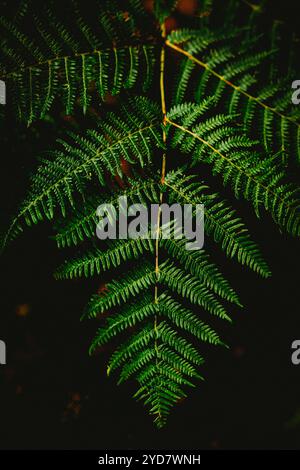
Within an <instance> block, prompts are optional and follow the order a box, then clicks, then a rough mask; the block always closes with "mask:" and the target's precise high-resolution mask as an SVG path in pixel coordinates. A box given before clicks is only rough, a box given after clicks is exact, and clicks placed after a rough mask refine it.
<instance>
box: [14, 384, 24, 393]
mask: <svg viewBox="0 0 300 470" xmlns="http://www.w3.org/2000/svg"><path fill="white" fill-rule="evenodd" d="M22 393H23V387H22V385H17V387H16V395H22Z"/></svg>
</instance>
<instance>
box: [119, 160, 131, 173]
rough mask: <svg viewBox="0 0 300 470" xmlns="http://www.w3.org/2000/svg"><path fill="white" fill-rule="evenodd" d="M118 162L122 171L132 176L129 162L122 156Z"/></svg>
mask: <svg viewBox="0 0 300 470" xmlns="http://www.w3.org/2000/svg"><path fill="white" fill-rule="evenodd" d="M120 163H121V169H122V173H123V174H124V175H126V176H129V177H131V176H132V173H131V164H130V163H129V162H128V161H127V160H125V158H123V157H122V158H121V160H120Z"/></svg>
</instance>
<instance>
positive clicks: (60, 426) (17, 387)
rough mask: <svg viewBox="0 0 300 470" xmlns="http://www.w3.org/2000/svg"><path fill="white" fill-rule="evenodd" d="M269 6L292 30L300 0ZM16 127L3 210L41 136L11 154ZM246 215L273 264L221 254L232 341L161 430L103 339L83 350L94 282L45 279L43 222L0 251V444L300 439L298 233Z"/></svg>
mask: <svg viewBox="0 0 300 470" xmlns="http://www.w3.org/2000/svg"><path fill="white" fill-rule="evenodd" d="M220 1H221V0H220ZM6 3H7V2H6ZM0 4H1V3H0ZM2 4H5V2H2ZM268 11H269V15H270V17H274V18H278V19H283V20H286V21H287V23H288V24H290V25H291V27H293V28H294V29H296V30H297V31H298V32H299V25H300V6H299V1H291V0H290V1H288V0H285V2H284V4H282V3H281V2H278V4H277V2H273V1H272V2H269V5H268ZM299 52H300V51H299ZM299 78H300V77H295V79H299ZM14 132H15V130H14V129H13V128H12V129H10V130H9V132H8V134H7V144H6V146H5V145H4V147H3V148H2V150H1V154H2V159H1V173H2V174H3V183H2V187H1V202H2V204H1V207H3V208H4V209H2V210H3V211H4V213H5V212H11V210H12V208H13V207H15V206H16V204H17V202H18V201H19V199H20V196H21V195H22V193H23V191H24V188H25V187H26V184H25V181H26V180H27V175H28V172H27V167H28V165H29V166H30V164H31V163H30V162H31V161H32V155H31V154H32V152H31V151H30V149H31V148H32V147H34V148H35V149H36V148H38V146H39V145H40V144H39V143H37V142H36V136H35V134H34V132H28V134H26V136H27V137H26V138H25V139H23V141H21V143H19V144H16V145H17V147H16V148H14V151H13V152H12V154H11V153H10V152H9V151H8V150H9V149H10V146H12V147H13V146H14V145H15V143H14V142H15V134H14ZM45 140H46V138H45V139H44V141H43V145H44V144H45ZM16 155H17V159H16V158H15V156H16ZM244 208H246V205H241V209H242V210H244ZM245 213H246V214H248V212H247V211H245ZM246 222H247V224H248V225H249V227H250V228H251V232H252V234H254V238H255V240H256V241H257V242H258V244H259V245H260V247H261V250H262V252H263V254H264V256H265V258H266V260H267V261H268V262H269V265H270V266H271V269H272V272H273V276H272V278H270V279H268V280H267V281H264V280H262V279H260V278H259V277H257V276H256V275H254V274H253V273H251V272H250V271H249V270H246V269H243V268H242V267H241V266H238V265H237V264H236V263H234V262H232V263H229V262H228V261H225V258H221V255H220V261H221V263H222V262H223V264H224V269H223V271H224V273H225V274H226V275H227V277H228V278H229V279H230V281H231V283H232V285H233V287H235V288H236V290H237V291H238V292H239V294H240V298H241V300H242V303H243V304H244V305H245V306H246V307H245V308H244V309H243V310H238V309H234V310H233V311H232V316H233V319H234V323H233V325H229V326H228V325H223V324H221V325H220V326H219V329H220V328H221V333H222V335H223V337H224V338H225V340H226V342H227V343H229V344H230V346H231V349H230V350H228V351H226V350H219V349H216V350H215V349H213V348H212V349H211V350H209V355H208V356H207V357H206V358H207V362H206V364H205V366H204V368H203V371H202V372H203V375H204V376H205V378H206V380H205V382H203V383H200V384H199V386H198V387H197V388H196V389H195V390H192V391H189V397H188V399H187V400H185V401H184V402H183V403H182V405H179V406H178V407H177V408H176V409H175V410H174V412H173V413H172V414H171V416H170V419H169V421H168V424H167V426H166V427H165V428H164V429H162V430H160V431H157V430H156V429H155V427H154V426H153V424H152V421H151V418H149V416H147V413H146V411H145V410H143V407H142V405H141V404H140V403H136V402H135V401H134V400H133V399H132V398H131V395H132V394H133V393H134V390H135V387H134V384H131V385H130V384H129V385H123V386H121V387H117V386H116V384H115V380H114V377H112V378H109V379H108V378H107V377H106V374H105V361H104V359H105V357H106V351H104V353H103V356H104V357H102V354H101V353H100V354H98V355H97V356H94V357H92V358H91V357H89V356H88V354H87V350H88V346H89V343H90V340H91V338H92V337H93V335H94V333H95V327H96V325H95V323H93V322H80V321H79V318H80V315H81V313H82V309H83V307H84V305H85V302H86V300H87V298H88V296H89V295H90V293H91V292H92V291H93V287H94V285H91V284H89V283H84V282H81V281H80V282H65V283H64V282H57V281H54V280H53V277H52V272H53V270H54V268H55V267H56V266H57V264H59V261H60V259H61V254H60V253H59V254H58V252H57V249H56V247H55V244H54V242H53V241H51V240H49V238H48V234H49V228H48V227H47V226H43V225H42V226H40V227H37V228H35V229H34V230H31V231H30V230H29V231H28V232H26V233H25V234H24V235H23V236H22V237H20V238H19V240H18V241H16V242H15V243H14V244H13V245H12V246H11V247H10V248H9V249H8V251H7V252H6V253H5V254H4V255H3V256H2V258H1V268H2V269H1V274H2V278H1V297H0V339H2V340H5V342H6V344H7V365H6V366H0V448H2V449H20V448H21V449H41V448H47V449H48V448H49V449H57V448H59V449H61V448H62V449H89V448H98V449H115V448H123V449H124V448H128V449H141V448H145V449H146V448H147V449H150V448H153V449H156V448H157V449H163V448H167V449H180V448H187V449H203V448H208V449H214V448H216V449H218V448H221V449H228V448H231V449H240V448H244V449H248V448H250V449H254V448H264V449H266V448H297V449H299V448H300V427H299V431H298V428H297V426H295V425H294V424H293V423H294V421H295V419H294V418H295V415H296V414H297V412H298V410H300V366H298V367H297V366H294V365H292V363H291V343H292V341H293V340H295V339H300V311H299V305H300V286H299V242H298V241H297V240H294V239H292V238H290V237H287V236H283V235H281V234H279V232H278V231H277V229H276V227H275V226H274V225H273V224H272V223H271V221H270V219H269V218H268V217H266V218H264V219H263V220H261V221H259V222H258V221H257V220H256V219H255V218H254V217H251V218H250V220H249V217H248V218H247V219H246ZM299 422H300V419H299Z"/></svg>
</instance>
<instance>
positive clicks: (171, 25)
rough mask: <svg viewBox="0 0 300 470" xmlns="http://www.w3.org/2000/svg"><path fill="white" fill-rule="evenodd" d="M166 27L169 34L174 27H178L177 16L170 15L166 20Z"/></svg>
mask: <svg viewBox="0 0 300 470" xmlns="http://www.w3.org/2000/svg"><path fill="white" fill-rule="evenodd" d="M165 27H166V33H167V34H169V33H170V32H171V31H173V30H174V29H176V28H177V27H178V25H177V21H176V20H175V18H173V16H169V17H168V18H167V19H166V20H165Z"/></svg>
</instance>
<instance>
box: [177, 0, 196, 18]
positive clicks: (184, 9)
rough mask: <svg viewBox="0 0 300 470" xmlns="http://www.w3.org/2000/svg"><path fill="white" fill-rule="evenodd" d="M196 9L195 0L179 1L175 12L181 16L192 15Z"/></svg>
mask: <svg viewBox="0 0 300 470" xmlns="http://www.w3.org/2000/svg"><path fill="white" fill-rule="evenodd" d="M197 8H198V1H197V0H179V2H178V4H177V10H178V11H179V13H182V14H183V15H194V14H195V13H196V11H197Z"/></svg>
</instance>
